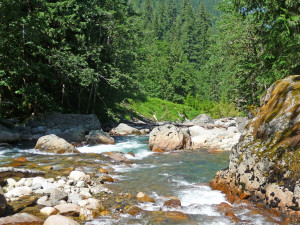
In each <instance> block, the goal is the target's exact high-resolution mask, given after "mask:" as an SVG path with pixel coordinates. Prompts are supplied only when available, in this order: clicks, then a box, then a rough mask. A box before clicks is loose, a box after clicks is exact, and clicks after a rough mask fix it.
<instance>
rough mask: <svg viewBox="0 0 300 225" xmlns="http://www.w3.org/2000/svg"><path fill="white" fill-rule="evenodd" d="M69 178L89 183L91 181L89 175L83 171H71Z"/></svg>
mask: <svg viewBox="0 0 300 225" xmlns="http://www.w3.org/2000/svg"><path fill="white" fill-rule="evenodd" d="M69 179H70V180H74V181H85V182H87V183H89V182H90V181H91V178H90V176H89V175H86V174H85V173H84V172H81V171H77V170H75V171H72V172H71V173H70V175H69Z"/></svg>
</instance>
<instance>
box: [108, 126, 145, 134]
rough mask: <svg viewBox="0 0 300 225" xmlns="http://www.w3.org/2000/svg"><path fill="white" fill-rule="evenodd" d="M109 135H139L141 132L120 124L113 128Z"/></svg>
mask: <svg viewBox="0 0 300 225" xmlns="http://www.w3.org/2000/svg"><path fill="white" fill-rule="evenodd" d="M109 134H110V135H113V136H126V135H131V134H136V135H140V134H141V132H140V131H139V130H138V129H136V128H133V127H130V126H128V125H127V124H125V123H120V124H119V125H118V126H117V127H116V128H113V129H112V130H111V131H110V132H109Z"/></svg>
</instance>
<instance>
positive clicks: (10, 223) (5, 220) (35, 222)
mask: <svg viewBox="0 0 300 225" xmlns="http://www.w3.org/2000/svg"><path fill="white" fill-rule="evenodd" d="M43 223H44V221H43V220H42V219H40V218H38V217H36V216H33V215H30V214H28V213H18V214H15V215H13V216H7V217H2V218H0V225H17V224H24V225H27V224H28V225H29V224H30V225H42V224H43Z"/></svg>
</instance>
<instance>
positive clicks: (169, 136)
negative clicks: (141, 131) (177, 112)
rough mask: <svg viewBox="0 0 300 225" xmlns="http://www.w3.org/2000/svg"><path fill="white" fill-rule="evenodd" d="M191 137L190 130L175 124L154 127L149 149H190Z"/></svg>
mask: <svg viewBox="0 0 300 225" xmlns="http://www.w3.org/2000/svg"><path fill="white" fill-rule="evenodd" d="M190 147H191V139H190V134H189V130H188V129H186V128H178V127H176V126H174V125H164V126H161V127H156V128H154V129H153V130H152V131H151V133H150V137H149V149H150V150H153V149H161V150H163V151H171V150H182V149H189V148H190Z"/></svg>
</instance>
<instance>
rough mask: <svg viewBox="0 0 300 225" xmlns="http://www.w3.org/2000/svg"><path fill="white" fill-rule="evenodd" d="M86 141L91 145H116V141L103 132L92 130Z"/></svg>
mask: <svg viewBox="0 0 300 225" xmlns="http://www.w3.org/2000/svg"><path fill="white" fill-rule="evenodd" d="M86 141H87V142H88V144H90V145H97V144H115V139H113V138H112V137H110V136H109V134H108V133H106V132H104V131H102V130H92V131H91V132H90V133H89V135H87V136H86Z"/></svg>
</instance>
